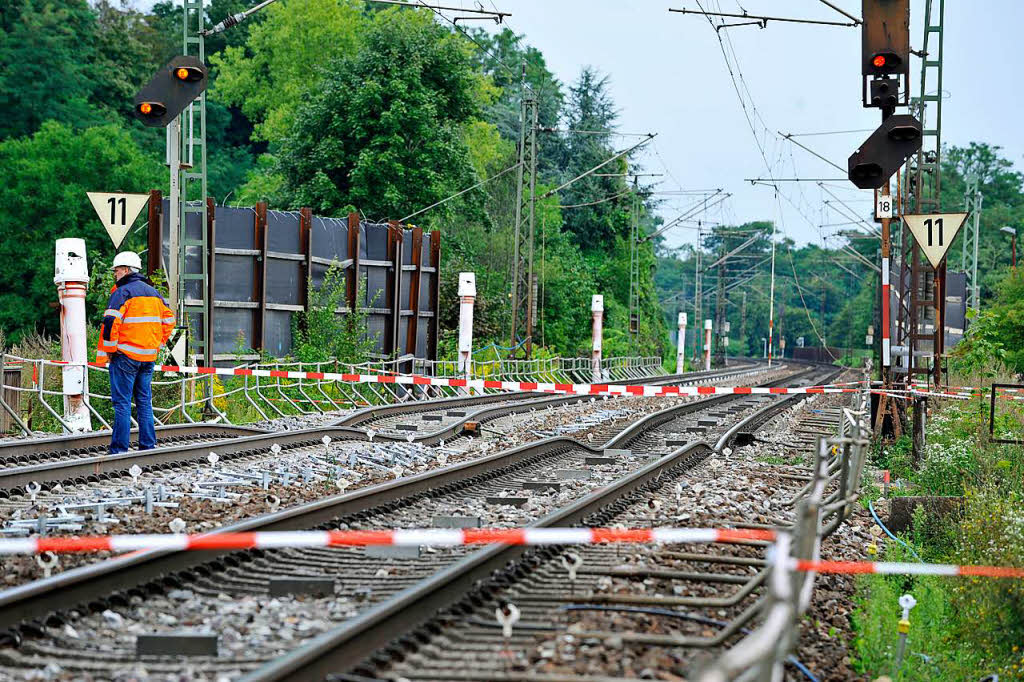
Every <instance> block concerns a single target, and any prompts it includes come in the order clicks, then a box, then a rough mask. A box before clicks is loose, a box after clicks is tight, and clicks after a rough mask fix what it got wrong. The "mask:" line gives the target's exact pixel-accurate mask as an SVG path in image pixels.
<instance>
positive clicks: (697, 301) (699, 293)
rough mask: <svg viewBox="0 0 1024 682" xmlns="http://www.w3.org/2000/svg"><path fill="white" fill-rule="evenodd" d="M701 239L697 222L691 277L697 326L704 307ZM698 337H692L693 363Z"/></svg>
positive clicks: (702, 234)
mask: <svg viewBox="0 0 1024 682" xmlns="http://www.w3.org/2000/svg"><path fill="white" fill-rule="evenodd" d="M703 237H704V232H703V231H702V230H701V223H700V221H697V248H696V250H695V254H696V262H695V264H694V275H693V277H694V288H695V289H696V291H695V294H694V297H693V308H694V310H693V317H694V319H695V320H696V321H697V322H696V324H698V325H699V324H700V321H701V319H702V315H701V313H702V312H703V307H704V306H703V305H702V300H701V299H702V298H703V295H704V292H703V289H702V286H701V268H700V252H701V246H702V244H703ZM699 337H700V334H694V335H693V360H694V362H696V361H697V358H699V357H700V355H699V354H698V352H697V349H698V347H699V345H700V339H699Z"/></svg>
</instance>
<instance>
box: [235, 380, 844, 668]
mask: <svg viewBox="0 0 1024 682" xmlns="http://www.w3.org/2000/svg"><path fill="white" fill-rule="evenodd" d="M813 371H814V370H809V371H808V372H807V373H811V372H813ZM834 373H835V372H834V371H833V372H831V374H833V375H834ZM778 383H779V384H782V383H784V382H778ZM797 400H799V397H798V396H793V397H791V398H784V399H781V400H779V401H774V402H771V403H767V404H762V405H760V408H759V409H755V410H753V411H752V412H751V413H750V414H746V415H744V416H743V418H742V419H740V420H739V421H736V422H733V423H732V424H731V426H729V427H728V428H723V429H721V430H720V431H718V432H716V433H711V434H705V437H706V438H710V443H713V444H714V445H713V446H712V445H710V444H709V442H708V441H706V440H703V439H702V440H691V442H689V443H688V444H686V445H683V446H682V447H672V448H670V452H669V453H668V454H666V455H664V456H661V457H660V458H658V459H656V460H655V461H653V462H651V463H649V464H647V465H646V466H643V467H642V468H640V469H638V470H636V471H633V472H631V473H630V474H628V475H627V476H624V477H622V478H620V479H618V480H617V481H616V482H615V483H614V484H612V485H608V486H605V487H603V488H601V489H598V490H595V491H594V492H592V493H590V494H589V495H587V496H585V497H583V498H582V499H578V500H577V501H576V502H574V503H572V504H570V505H567V506H565V507H562V508H560V509H559V510H557V511H555V512H552V513H550V514H547V515H546V516H544V517H542V518H540V519H538V521H537V522H535V524H533V525H536V526H566V525H574V524H577V523H583V525H592V526H606V525H609V524H613V523H617V522H624V523H626V525H627V526H628V525H630V523H629V522H631V521H632V522H634V523H635V521H636V520H638V519H639V520H640V523H639V524H638V525H641V526H645V527H649V526H651V525H653V524H665V523H666V518H664V517H661V516H660V515H659V514H657V513H652V511H651V503H652V500H655V499H656V500H657V501H658V505H657V506H658V507H659V508H661V509H666V510H667V509H671V508H672V507H673V505H674V504H677V503H678V501H679V500H680V499H681V496H680V494H679V493H678V492H677V490H678V487H677V486H676V485H675V484H676V483H678V482H680V480H681V479H682V478H683V477H684V476H686V475H687V473H688V472H690V471H691V470H693V468H694V467H695V466H696V465H698V464H700V463H701V462H703V461H704V460H705V459H707V458H708V457H709V456H711V455H712V454H713V453H714V452H715V451H716V449H717V450H723V451H724V448H726V447H727V445H728V444H729V443H730V442H731V441H732V440H733V439H734V438H735V436H736V434H737V433H739V432H741V431H751V430H754V429H756V428H757V426H758V425H760V424H762V423H764V422H765V421H767V420H768V419H770V418H771V417H773V416H774V415H776V414H778V413H780V412H782V411H783V410H785V409H786V408H787V407H789V406H790V405H791V404H793V403H794V402H796V401H797ZM664 416H666V417H667V416H668V415H664ZM642 435H644V434H643V431H640V430H638V431H637V432H634V433H632V434H630V435H629V436H628V442H630V443H631V446H633V447H635V444H636V443H637V440H638V439H639V438H640V437H642ZM717 469H718V468H717V467H716V472H715V473H714V474H712V475H711V476H710V478H709V481H708V484H707V485H708V486H709V487H713V486H715V483H714V479H715V477H717V476H718V475H720V471H718V470H717ZM684 490H685V488H684ZM683 499H685V498H683ZM698 502H699V504H698V506H702V504H703V503H700V501H698ZM708 502H710V500H708ZM630 514H633V516H630ZM673 522H675V523H679V522H680V521H679V520H678V519H672V520H670V521H668V523H673ZM682 523H683V524H684V525H694V526H700V525H701V519H700V518H699V517H698V516H697V515H693V516H692V517H691V518H690V519H687V520H684V521H682ZM728 525H739V526H743V525H747V526H749V525H750V524H749V523H748V522H747V521H746V520H744V519H738V520H736V519H734V520H731V521H730V522H728ZM748 545H749V546H754V547H756V546H757V545H758V543H748ZM580 549H583V548H574V550H573V552H575V553H578V552H579V550H580ZM586 549H587V550H590V548H586ZM593 549H594V550H596V551H602V550H601V549H600V548H593ZM609 551H610V552H612V553H616V552H617V551H618V550H615V549H612V550H609ZM564 555H565V552H564V551H563V550H561V549H560V548H541V549H538V550H534V549H530V548H524V547H519V546H492V547H487V548H485V549H481V550H477V551H475V552H472V553H470V554H467V555H466V556H465V557H464V558H463V559H462V560H461V561H459V562H458V563H456V564H454V565H452V566H450V567H449V568H448V569H447V570H445V571H442V572H439V573H435V574H434V575H432V576H431V577H430V578H428V579H426V580H423V581H421V582H419V583H417V584H416V585H414V586H412V587H410V588H408V589H406V590H404V591H403V592H401V593H399V594H397V595H396V596H395V597H394V598H393V599H391V600H388V601H386V602H384V603H381V604H379V605H377V606H376V607H374V608H372V609H370V610H368V611H367V612H365V613H362V614H360V616H359V617H358V618H354V619H351V620H349V621H346V622H345V623H343V624H342V625H341V626H339V627H337V628H335V629H333V630H331V631H328V632H326V633H324V634H323V635H321V636H319V637H316V638H314V639H313V640H312V641H311V642H310V643H309V644H307V645H306V646H303V647H300V648H298V649H296V650H294V651H292V652H290V653H289V654H287V655H285V656H283V657H281V658H279V659H277V660H275V661H273V662H272V663H270V664H268V665H266V666H264V667H262V668H260V669H258V670H256V671H253V672H252V673H250V674H248V675H246V676H245V677H244V678H243V679H245V680H247V681H252V680H261V681H262V680H282V679H289V680H300V679H323V678H324V677H328V676H329V678H330V679H362V680H365V679H372V678H374V677H376V675H377V674H378V673H379V674H381V675H382V676H384V677H387V678H392V679H394V678H399V679H400V678H402V677H406V676H408V677H409V679H418V678H421V677H422V678H423V679H456V680H459V679H484V680H489V679H500V680H504V679H546V678H545V677H544V676H543V671H540V670H531V671H529V672H528V674H527V673H525V672H523V670H525V668H524V669H523V670H520V671H519V672H518V673H514V674H512V675H511V676H509V677H506V676H505V675H506V674H507V673H508V668H506V669H505V672H502V667H503V666H502V663H501V662H502V661H503V660H505V659H506V653H507V652H508V650H509V649H508V644H509V643H508V642H506V641H504V640H503V638H502V637H501V636H500V629H498V630H497V633H498V637H497V638H495V641H496V642H497V643H498V646H497V647H494V648H492V649H487V648H486V647H484V648H479V650H477V649H475V648H474V646H473V645H471V644H470V645H468V646H467V647H466V648H464V649H463V648H460V641H459V639H458V638H457V637H454V638H453V639H451V640H448V639H447V635H448V634H450V633H453V630H454V628H452V627H449V626H450V625H451V624H452V622H453V621H458V622H464V621H465V620H466V618H470V619H473V618H476V619H478V620H480V622H481V623H482V622H484V621H487V622H488V623H493V624H495V625H496V624H497V621H496V620H495V618H494V613H495V611H494V609H495V608H496V607H500V606H501V604H503V603H505V602H507V601H509V597H508V595H504V593H503V590H506V589H508V588H510V587H511V586H515V585H517V584H519V583H518V581H520V580H524V579H526V578H530V579H531V580H533V581H534V584H535V585H539V586H540V589H541V591H542V592H543V591H544V590H546V591H547V593H546V594H541V593H537V595H536V596H537V600H536V602H537V604H538V605H539V608H541V609H542V610H547V611H545V615H544V616H543V617H540V620H538V621H531V622H530V623H527V624H524V625H525V627H524V628H521V629H520V634H522V632H523V631H524V630H525V632H527V633H528V634H527V637H528V638H529V637H532V635H533V634H535V633H530V630H531V627H530V626H531V625H532V626H534V628H539V630H538V631H543V630H544V629H545V628H546V627H548V625H549V624H550V623H553V622H554V623H558V622H559V620H558V619H557V618H555V620H552V617H554V616H556V615H557V614H554V613H552V611H553V609H556V608H557V607H558V606H561V605H562V604H565V603H566V602H571V601H574V599H575V597H571V596H570V597H567V596H566V595H564V594H563V595H562V596H561V597H560V598H559V599H552V594H553V593H556V592H559V591H561V592H562V593H564V592H566V591H568V590H567V589H566V587H567V585H566V583H567V580H566V579H565V578H563V579H562V580H556V581H552V580H550V579H549V578H550V575H549V576H547V577H545V576H544V575H543V574H539V573H535V572H534V571H535V570H536V569H538V568H539V567H542V566H546V567H547V569H548V570H550V571H554V572H555V573H557V572H558V571H561V572H562V574H563V576H564V574H565V568H564V566H563V565H562V564H561V560H562V556H564ZM743 558H744V557H740V559H739V561H740V562H742V561H743ZM746 558H752V557H746ZM690 560H691V561H692V560H694V558H691V559H690ZM696 560H698V561H699V560H700V559H699V558H696ZM594 563H596V564H600V563H601V562H599V561H596V560H595V561H594ZM711 563H712V564H713V565H714V564H716V563H717V565H726V566H729V565H730V562H729V559H725V560H724V561H721V562H715V561H714V560H713V561H712V562H711ZM586 564H587V562H586V560H585V559H584V564H583V565H586ZM733 565H735V564H733ZM691 572H692V571H691ZM702 577H703V576H702ZM761 580H763V575H761V574H760V573H758V574H756V575H755V576H754V577H752V578H751V579H750V580H749V581H747V583H749V584H746V583H745V584H744V585H743V587H742V588H740V591H739V595H738V596H739V599H738V600H737V601H741V600H742V599H743V598H745V597H748V596H750V595H751V594H752V593H753V592H754V591H755V589H756V588H757V586H758V585H759V584H760V581H761ZM711 582H714V579H712V580H711ZM720 582H721V583H729V582H738V579H737V578H735V577H734V578H724V579H721V580H720ZM735 597H736V595H734V596H733V597H731V598H730V600H731V599H735ZM699 598H700V597H697V598H696V599H699ZM685 602H686V600H685V598H684V599H683V603H685ZM710 603H711V605H712V606H713V607H715V608H716V609H717V610H722V608H724V607H726V606H731V604H728V603H721V600H715V599H711V600H710ZM439 610H441V611H442V613H441V616H440V618H438V619H435V618H434V617H433V616H434V614H435V613H437V612H438V611H439ZM755 612H756V609H755V606H753V605H751V606H747V607H746V609H745V610H744V614H745V616H744V620H749V618H750V617H751V616H752V615H753V614H754V613H755ZM561 620H562V622H564V617H563V618H562V619H561ZM478 624H479V623H474V622H470V623H469V625H472V626H474V627H475V626H476V625H478ZM482 627H483V629H484V631H485V632H487V633H489V635H490V636H493V635H494V634H495V630H494V629H493V628H491V627H488V626H482ZM735 627H736V629H735V630H734V631H733V632H734V633H738V632H740V630H739V627H741V626H735ZM563 629H564V628H563ZM726 635H727V636H726V637H722V638H720V640H721V641H722V642H724V641H727V640H728V633H726ZM530 641H532V640H530ZM430 644H434V645H436V647H435V648H436V649H437V651H436V653H437V656H438V657H439V658H446V657H448V655H449V653H450V654H451V655H452V656H453V657H454V658H460V659H461V663H459V664H458V665H459V666H461V667H460V670H461V672H458V671H454V670H451V669H450V668H447V667H445V665H446V664H443V663H440V664H438V665H439V668H440V669H442V672H441V673H439V674H438V675H437V676H431V674H430V673H429V672H428V673H422V672H419V673H417V672H415V671H414V670H413V669H414V668H416V667H417V666H419V665H420V664H422V665H424V666H426V665H427V663H426V660H420V659H413V658H409V661H410V664H409V666H408V669H407V668H406V667H400V668H395V669H393V670H392V669H391V668H390V665H391V664H392V663H393V662H395V661H401V660H405V659H406V658H407V657H408V656H409V655H410V653H412V652H414V651H417V650H418V648H419V647H420V646H424V647H426V646H428V645H430ZM663 644H666V645H670V644H669V643H668V642H663ZM374 650H376V654H374V655H369V654H368V652H372V651H374ZM430 651H433V649H430ZM476 654H479V656H477V655H476ZM425 656H426V659H429V658H430V654H429V653H428V654H425ZM484 659H490V660H491V662H489V663H488V662H485V661H484ZM494 665H497V666H498V669H497V671H495V670H493V669H492V666H494ZM428 667H429V666H428ZM406 673H410V674H409V675H406ZM449 673H451V674H450V675H449ZM594 674H595V673H593V672H592V673H591V676H593V675H594ZM538 675H540V677H538ZM612 677H614V675H613V676H612ZM574 678H575V675H574V674H572V673H570V674H568V675H565V676H563V677H559V676H558V675H555V676H553V677H550V678H547V679H550V680H552V682H554V681H555V680H562V679H564V680H569V679H574ZM591 678H592V677H591Z"/></svg>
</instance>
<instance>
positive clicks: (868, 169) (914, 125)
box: [847, 114, 921, 189]
mask: <svg viewBox="0 0 1024 682" xmlns="http://www.w3.org/2000/svg"><path fill="white" fill-rule="evenodd" d="M920 148H921V122H920V121H918V120H917V119H916V118H914V117H913V116H910V115H908V114H894V115H892V116H890V117H889V118H887V119H886V120H885V121H883V122H882V125H881V126H879V127H878V129H877V130H876V131H875V132H873V133H871V135H870V136H869V137H868V139H867V140H865V141H864V143H863V144H862V145H861V146H860V148H859V149H857V151H855V152H854V153H853V154H852V155H851V156H850V158H849V160H848V162H847V163H848V170H849V178H850V182H852V183H853V184H854V185H856V186H857V187H859V188H861V189H878V188H880V187H881V186H882V185H884V184H885V183H886V182H887V181H888V180H889V178H891V177H892V175H893V173H895V172H896V171H898V170H899V168H900V166H902V165H903V164H904V163H905V162H906V160H907V159H909V158H910V156H911V155H912V154H916V153H917V151H918V150H919V149H920Z"/></svg>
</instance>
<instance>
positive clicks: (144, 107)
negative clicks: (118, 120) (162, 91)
mask: <svg viewBox="0 0 1024 682" xmlns="http://www.w3.org/2000/svg"><path fill="white" fill-rule="evenodd" d="M135 111H137V112H138V113H139V114H140V115H142V116H143V117H144V118H159V117H160V116H163V115H164V114H165V113H166V112H167V107H165V106H164V105H163V104H161V103H160V102H139V103H138V104H137V105H136V106H135Z"/></svg>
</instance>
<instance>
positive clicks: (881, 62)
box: [871, 54, 885, 69]
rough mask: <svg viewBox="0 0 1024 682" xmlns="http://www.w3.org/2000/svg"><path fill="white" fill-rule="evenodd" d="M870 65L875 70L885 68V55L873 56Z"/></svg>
mask: <svg viewBox="0 0 1024 682" xmlns="http://www.w3.org/2000/svg"><path fill="white" fill-rule="evenodd" d="M871 63H872V64H874V65H875V68H876V69H880V68H882V67H883V66H885V55H884V54H879V55H875V58H874V59H872V60H871Z"/></svg>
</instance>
